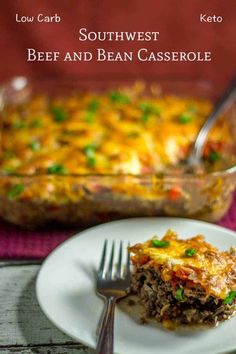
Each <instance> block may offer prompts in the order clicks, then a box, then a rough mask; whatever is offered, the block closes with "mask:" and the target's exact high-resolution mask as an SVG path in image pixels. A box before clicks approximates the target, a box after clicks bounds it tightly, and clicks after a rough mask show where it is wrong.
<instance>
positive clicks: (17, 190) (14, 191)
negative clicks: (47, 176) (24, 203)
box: [7, 184, 25, 199]
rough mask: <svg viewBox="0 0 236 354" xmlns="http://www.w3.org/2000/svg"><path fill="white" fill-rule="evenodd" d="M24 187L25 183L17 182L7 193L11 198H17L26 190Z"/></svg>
mask: <svg viewBox="0 0 236 354" xmlns="http://www.w3.org/2000/svg"><path fill="white" fill-rule="evenodd" d="M24 188H25V187H24V185H23V184H15V185H14V186H12V187H11V188H10V190H9V191H8V193H7V195H8V197H9V198H11V199H14V198H17V197H18V196H19V195H20V194H21V193H22V192H23V191H24Z"/></svg>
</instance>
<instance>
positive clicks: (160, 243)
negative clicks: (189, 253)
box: [152, 240, 170, 248]
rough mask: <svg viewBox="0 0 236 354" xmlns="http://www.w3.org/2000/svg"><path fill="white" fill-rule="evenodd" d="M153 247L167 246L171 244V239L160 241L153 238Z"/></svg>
mask: <svg viewBox="0 0 236 354" xmlns="http://www.w3.org/2000/svg"><path fill="white" fill-rule="evenodd" d="M152 245H153V247H157V248H165V247H168V246H169V245H170V242H169V241H160V240H152Z"/></svg>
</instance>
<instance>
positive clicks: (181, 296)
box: [175, 288, 184, 301]
mask: <svg viewBox="0 0 236 354" xmlns="http://www.w3.org/2000/svg"><path fill="white" fill-rule="evenodd" d="M175 297H176V299H177V300H178V301H183V299H184V289H183V288H178V289H177V290H176V292H175Z"/></svg>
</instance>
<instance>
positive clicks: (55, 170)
mask: <svg viewBox="0 0 236 354" xmlns="http://www.w3.org/2000/svg"><path fill="white" fill-rule="evenodd" d="M48 173H49V174H50V175H65V174H66V173H67V170H66V168H65V167H64V166H63V165H60V164H55V165H51V166H49V167H48Z"/></svg>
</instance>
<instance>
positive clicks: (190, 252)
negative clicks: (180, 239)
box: [184, 248, 197, 257]
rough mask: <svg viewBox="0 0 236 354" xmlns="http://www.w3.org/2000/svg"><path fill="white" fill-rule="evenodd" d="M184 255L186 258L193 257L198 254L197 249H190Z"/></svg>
mask: <svg viewBox="0 0 236 354" xmlns="http://www.w3.org/2000/svg"><path fill="white" fill-rule="evenodd" d="M184 253H185V256H188V257H193V256H194V255H195V254H196V253H197V250H196V249H195V248H188V249H187V250H185V252H184Z"/></svg>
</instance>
